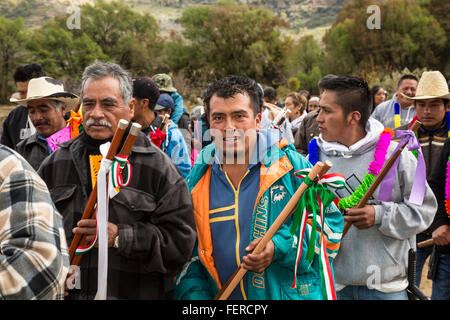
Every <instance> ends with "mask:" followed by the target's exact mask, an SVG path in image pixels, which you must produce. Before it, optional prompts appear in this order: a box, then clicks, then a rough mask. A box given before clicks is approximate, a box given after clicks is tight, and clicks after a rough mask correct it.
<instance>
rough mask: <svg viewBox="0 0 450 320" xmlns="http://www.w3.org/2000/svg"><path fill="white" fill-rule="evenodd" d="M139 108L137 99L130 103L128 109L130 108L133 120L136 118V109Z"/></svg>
mask: <svg viewBox="0 0 450 320" xmlns="http://www.w3.org/2000/svg"><path fill="white" fill-rule="evenodd" d="M136 106H137V100H136V98H134V97H133V98H132V99H131V100H130V102H128V108H130V115H131V119H133V117H134V110H135V109H136Z"/></svg>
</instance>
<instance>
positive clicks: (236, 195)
mask: <svg viewBox="0 0 450 320" xmlns="http://www.w3.org/2000/svg"><path fill="white" fill-rule="evenodd" d="M249 172H250V170H247V171H246V172H245V174H244V176H243V177H242V179H241V181H239V183H238V186H237V188H235V187H234V185H233V184H232V183H231V181H230V178H228V175H227V173H226V172H225V171H224V173H225V177H226V178H227V181H228V183H229V184H230V186H231V188H232V189H233V192H234V205H235V208H234V224H235V227H236V262H237V264H238V266H240V265H241V258H240V257H239V245H240V229H239V189H240V187H241V183H242V181H243V180H244V178H245V177H246V176H247V174H248V173H249ZM239 286H240V288H241V293H242V296H243V297H244V300H247V295H246V294H245V290H244V279H241V281H239Z"/></svg>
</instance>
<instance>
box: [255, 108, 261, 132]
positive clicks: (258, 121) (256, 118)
mask: <svg viewBox="0 0 450 320" xmlns="http://www.w3.org/2000/svg"><path fill="white" fill-rule="evenodd" d="M255 120H256V131H259V129H260V128H261V112H258V114H257V115H256V117H255Z"/></svg>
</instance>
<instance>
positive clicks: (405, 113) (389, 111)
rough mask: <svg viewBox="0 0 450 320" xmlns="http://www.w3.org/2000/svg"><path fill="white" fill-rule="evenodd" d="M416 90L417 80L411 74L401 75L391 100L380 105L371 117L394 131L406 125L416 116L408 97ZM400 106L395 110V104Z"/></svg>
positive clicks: (412, 95) (414, 93) (413, 94)
mask: <svg viewBox="0 0 450 320" xmlns="http://www.w3.org/2000/svg"><path fill="white" fill-rule="evenodd" d="M416 90H417V78H416V76H414V75H412V74H405V75H403V76H402V77H401V78H400V80H399V81H398V83H397V89H396V90H395V95H394V96H393V97H392V99H390V100H388V101H385V102H382V103H380V104H379V105H378V106H377V107H376V108H375V110H374V111H373V113H372V115H371V117H372V118H374V119H376V120H378V121H380V122H381V123H382V124H383V126H385V127H386V128H391V129H395V128H397V127H399V126H402V125H404V124H407V123H409V122H410V121H411V119H412V118H413V117H414V116H415V115H416V110H415V109H414V106H413V105H412V104H411V100H410V99H409V97H414V96H415V95H416ZM396 103H398V104H399V105H400V106H399V107H398V108H396V106H395V104H396Z"/></svg>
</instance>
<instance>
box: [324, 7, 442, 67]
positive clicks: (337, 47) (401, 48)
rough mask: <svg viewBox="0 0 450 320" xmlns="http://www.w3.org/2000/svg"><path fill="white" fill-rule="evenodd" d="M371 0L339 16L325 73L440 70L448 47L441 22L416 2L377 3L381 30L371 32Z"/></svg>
mask: <svg viewBox="0 0 450 320" xmlns="http://www.w3.org/2000/svg"><path fill="white" fill-rule="evenodd" d="M371 4H372V1H371V0H355V1H354V2H353V3H350V4H348V5H347V6H345V7H344V9H343V10H342V11H341V13H340V14H339V16H338V18H337V20H336V22H335V23H334V24H333V26H332V28H331V29H330V30H329V31H328V32H327V33H326V35H325V37H324V42H325V44H326V57H325V59H324V60H325V61H324V66H325V69H327V70H328V71H329V72H331V73H338V74H342V73H352V72H357V71H358V70H361V69H364V68H370V67H375V66H389V67H391V68H394V69H403V68H404V67H405V66H408V67H409V68H411V69H415V68H420V67H425V66H427V67H429V68H432V69H435V68H439V66H440V56H441V55H442V54H443V50H444V49H445V45H446V41H447V40H446V37H445V33H444V30H443V29H442V27H441V26H440V24H439V23H438V21H437V20H436V19H435V18H434V17H433V16H432V15H431V14H429V13H428V11H426V10H424V9H423V8H422V7H421V6H420V5H419V4H418V3H416V2H414V1H412V0H390V1H386V2H377V3H376V4H377V5H378V6H379V7H380V10H381V20H380V21H381V25H380V27H381V29H368V28H367V25H366V22H367V19H368V18H369V14H368V13H367V12H366V9H367V7H368V6H369V5H371Z"/></svg>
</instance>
